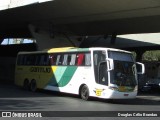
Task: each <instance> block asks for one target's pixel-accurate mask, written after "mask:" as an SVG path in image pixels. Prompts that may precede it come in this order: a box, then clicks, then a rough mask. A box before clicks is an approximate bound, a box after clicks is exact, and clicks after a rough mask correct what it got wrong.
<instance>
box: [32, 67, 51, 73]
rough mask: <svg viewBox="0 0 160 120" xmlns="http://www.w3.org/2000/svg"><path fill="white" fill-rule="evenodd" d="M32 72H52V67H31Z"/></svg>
mask: <svg viewBox="0 0 160 120" xmlns="http://www.w3.org/2000/svg"><path fill="white" fill-rule="evenodd" d="M30 72H43V73H50V72H51V68H44V67H31V68H30Z"/></svg>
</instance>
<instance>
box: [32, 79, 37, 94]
mask: <svg viewBox="0 0 160 120" xmlns="http://www.w3.org/2000/svg"><path fill="white" fill-rule="evenodd" d="M30 90H31V91H32V92H35V91H36V90H37V83H36V80H31V83H30Z"/></svg>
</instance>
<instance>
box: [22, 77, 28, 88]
mask: <svg viewBox="0 0 160 120" xmlns="http://www.w3.org/2000/svg"><path fill="white" fill-rule="evenodd" d="M23 89H24V90H29V80H28V79H25V80H24V82H23Z"/></svg>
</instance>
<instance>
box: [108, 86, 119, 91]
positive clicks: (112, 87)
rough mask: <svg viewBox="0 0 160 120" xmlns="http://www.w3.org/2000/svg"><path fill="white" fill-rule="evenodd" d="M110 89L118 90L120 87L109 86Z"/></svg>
mask: <svg viewBox="0 0 160 120" xmlns="http://www.w3.org/2000/svg"><path fill="white" fill-rule="evenodd" d="M109 89H111V90H115V91H118V88H117V87H114V86H109Z"/></svg>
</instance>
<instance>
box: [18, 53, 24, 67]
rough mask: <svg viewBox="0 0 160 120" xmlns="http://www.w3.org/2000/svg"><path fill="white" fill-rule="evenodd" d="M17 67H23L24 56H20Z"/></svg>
mask: <svg viewBox="0 0 160 120" xmlns="http://www.w3.org/2000/svg"><path fill="white" fill-rule="evenodd" d="M17 65H23V55H18V60H17Z"/></svg>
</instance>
